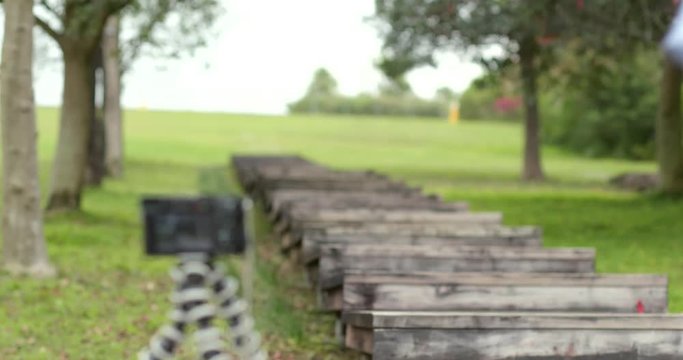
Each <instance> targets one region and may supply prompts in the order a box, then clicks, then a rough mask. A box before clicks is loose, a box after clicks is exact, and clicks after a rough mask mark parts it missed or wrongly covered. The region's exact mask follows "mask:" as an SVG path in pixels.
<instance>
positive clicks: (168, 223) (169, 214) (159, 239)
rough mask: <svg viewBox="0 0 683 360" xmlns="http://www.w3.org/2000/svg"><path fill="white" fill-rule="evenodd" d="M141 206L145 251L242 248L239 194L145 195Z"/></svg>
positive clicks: (237, 250) (235, 250) (229, 250)
mask: <svg viewBox="0 0 683 360" xmlns="http://www.w3.org/2000/svg"><path fill="white" fill-rule="evenodd" d="M142 206H143V211H144V219H145V240H146V241H145V245H146V252H147V254H150V255H169V254H179V253H188V252H201V253H212V254H218V253H241V252H243V251H244V248H245V243H246V239H245V238H246V236H245V232H244V215H243V210H242V201H241V199H240V198H234V197H220V198H212V197H201V198H147V199H144V200H143V203H142Z"/></svg>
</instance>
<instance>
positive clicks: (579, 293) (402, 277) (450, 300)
mask: <svg viewBox="0 0 683 360" xmlns="http://www.w3.org/2000/svg"><path fill="white" fill-rule="evenodd" d="M328 285H332V284H328ZM667 288H668V281H667V278H666V277H665V276H658V275H635V274H633V275H631V274H618V275H617V274H615V275H598V274H534V273H451V274H445V273H411V274H394V275H384V274H376V275H375V274H345V276H344V279H343V282H341V281H340V282H339V283H338V284H337V286H333V287H329V288H327V289H323V290H322V291H323V295H324V297H323V299H324V300H325V301H324V302H323V304H324V305H325V306H327V307H328V308H327V310H342V309H343V310H401V311H407V310H427V311H555V312H558V311H559V312H610V313H635V312H638V311H642V312H646V313H664V312H666V311H667V302H668V301H667Z"/></svg>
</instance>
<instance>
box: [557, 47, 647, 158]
mask: <svg viewBox="0 0 683 360" xmlns="http://www.w3.org/2000/svg"><path fill="white" fill-rule="evenodd" d="M577 60H578V61H580V64H578V65H579V66H580V67H581V68H583V71H581V72H580V73H577V74H574V75H571V76H570V77H569V79H568V80H567V81H568V83H567V84H566V85H565V86H561V87H560V88H557V89H556V90H555V91H549V92H548V94H549V95H548V96H547V97H546V98H545V99H544V103H545V105H546V110H547V111H546V115H547V116H548V121H547V122H546V126H545V134H544V135H545V139H546V140H547V141H548V142H550V143H552V144H557V145H559V146H562V147H564V148H567V149H569V150H572V151H575V152H578V153H581V154H584V155H588V156H613V157H622V158H629V159H653V158H654V155H655V119H656V116H657V109H658V91H657V89H658V85H657V82H658V81H659V79H660V71H659V69H658V64H659V62H658V55H657V54H656V53H653V52H641V53H639V54H637V55H635V56H633V55H631V56H628V57H624V58H622V59H620V60H619V61H616V60H614V59H610V58H605V57H599V56H598V57H595V56H594V57H593V58H592V60H591V58H590V57H587V56H586V55H582V56H581V57H578V59H577ZM553 82H554V83H556V82H557V79H556V78H554V81H553Z"/></svg>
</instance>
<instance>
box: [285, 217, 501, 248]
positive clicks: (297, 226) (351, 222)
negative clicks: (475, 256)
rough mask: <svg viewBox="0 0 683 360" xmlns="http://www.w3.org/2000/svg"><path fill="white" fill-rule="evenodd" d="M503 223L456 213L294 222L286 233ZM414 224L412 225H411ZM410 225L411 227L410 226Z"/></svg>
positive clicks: (442, 227)
mask: <svg viewBox="0 0 683 360" xmlns="http://www.w3.org/2000/svg"><path fill="white" fill-rule="evenodd" d="M502 221H503V215H502V214H501V213H498V212H478V213H467V212H456V213H452V214H448V215H447V216H445V218H444V217H443V216H435V217H432V218H420V217H419V216H417V217H415V216H411V215H409V214H407V215H397V216H391V217H389V218H386V219H382V218H379V219H369V218H365V219H363V218H353V217H347V218H346V219H344V218H340V219H337V220H330V221H327V220H304V221H295V222H292V223H289V224H288V226H287V225H283V226H286V229H287V230H288V231H291V232H293V233H294V235H295V236H297V237H298V239H299V241H300V238H301V234H303V231H306V230H315V229H327V228H329V227H334V226H340V225H343V226H346V227H355V226H358V227H362V226H364V225H365V224H368V225H369V224H372V226H374V227H379V226H384V227H386V228H387V229H390V228H391V227H396V228H397V229H400V228H411V227H412V228H413V229H417V228H428V227H432V226H433V227H435V228H441V229H444V228H449V229H462V228H464V227H481V226H500V225H501V223H502ZM412 224H414V225H412ZM411 225H412V226H411Z"/></svg>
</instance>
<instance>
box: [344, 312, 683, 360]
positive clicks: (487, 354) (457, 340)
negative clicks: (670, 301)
mask: <svg viewBox="0 0 683 360" xmlns="http://www.w3.org/2000/svg"><path fill="white" fill-rule="evenodd" d="M343 321H344V322H345V324H346V345H347V346H348V347H350V348H352V349H356V350H358V351H361V352H364V353H367V354H371V355H372V358H373V359H375V360H385V359H387V360H388V359H416V360H417V359H421V360H422V359H437V360H438V359H442V360H446V359H472V360H512V359H515V360H566V359H582V360H674V359H683V316H674V315H652V314H638V315H624V314H576V313H467V312H412V311H411V312H392V311H372V312H370V311H360V312H348V313H344V315H343Z"/></svg>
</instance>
